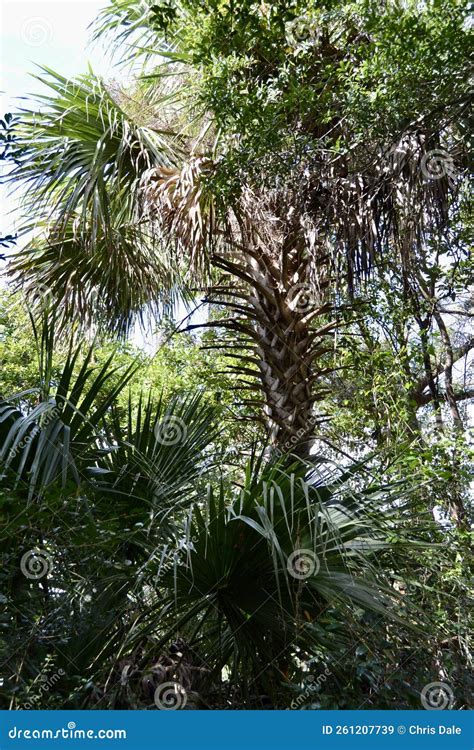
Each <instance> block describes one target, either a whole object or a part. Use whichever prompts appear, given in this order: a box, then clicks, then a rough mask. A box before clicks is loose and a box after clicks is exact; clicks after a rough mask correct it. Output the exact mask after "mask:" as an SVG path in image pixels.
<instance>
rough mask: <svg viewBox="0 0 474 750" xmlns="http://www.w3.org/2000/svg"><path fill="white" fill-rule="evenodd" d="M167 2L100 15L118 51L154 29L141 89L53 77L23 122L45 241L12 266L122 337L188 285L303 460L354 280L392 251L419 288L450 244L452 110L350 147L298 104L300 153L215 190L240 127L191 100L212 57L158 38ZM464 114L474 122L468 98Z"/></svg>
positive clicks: (21, 140)
mask: <svg viewBox="0 0 474 750" xmlns="http://www.w3.org/2000/svg"><path fill="white" fill-rule="evenodd" d="M156 7H157V6H155V5H153V6H152V5H150V4H147V3H145V4H143V3H136V2H130V1H129V0H127V1H126V2H124V1H122V0H121V1H120V2H114V3H113V5H112V6H111V7H110V8H109V9H108V10H107V11H106V12H105V13H104V15H103V16H102V25H101V29H100V30H101V31H102V32H103V31H104V30H105V31H112V32H113V33H115V34H116V36H117V38H118V40H119V41H122V42H124V41H126V42H128V41H130V40H131V39H132V40H133V34H134V33H136V32H139V34H140V35H142V34H144V35H145V36H144V37H143V38H142V37H141V36H140V44H136V45H135V47H133V44H132V50H133V54H135V55H139V54H140V52H141V51H142V48H145V51H146V55H147V57H148V58H149V57H150V54H151V53H150V49H151V48H153V49H155V50H160V51H161V53H162V57H161V62H159V64H158V67H155V68H154V69H153V74H152V75H151V77H150V76H149V77H147V78H146V79H145V82H144V84H143V86H141V85H137V86H136V88H135V90H133V91H131V92H126V91H123V90H121V89H120V88H119V87H117V86H116V85H107V84H106V83H104V82H103V81H102V80H100V79H99V78H97V77H95V76H94V75H93V74H92V73H89V74H87V75H84V76H81V77H80V78H79V79H78V80H77V81H73V82H69V81H67V80H66V79H65V78H63V77H62V76H60V75H58V74H56V73H52V72H51V71H45V75H44V76H43V77H42V79H41V80H43V82H44V83H46V84H47V85H48V86H49V88H50V90H52V93H51V94H49V95H45V96H44V97H42V99H41V105H42V110H41V112H40V113H34V112H32V111H28V112H22V116H21V123H20V125H19V126H16V127H15V130H14V135H15V139H16V140H15V142H14V147H13V151H12V154H13V158H14V160H15V164H16V166H15V168H14V169H13V170H12V172H11V179H12V180H14V181H19V182H22V183H23V185H24V186H25V189H26V190H27V198H26V208H27V212H28V214H29V215H32V216H34V224H35V226H36V227H37V228H38V229H40V230H41V234H40V235H39V236H37V237H36V238H35V239H34V240H33V241H32V242H31V243H30V244H29V246H28V247H27V248H26V249H25V250H24V251H23V252H21V253H20V254H19V255H17V256H16V257H15V258H14V260H13V263H12V265H11V272H12V273H13V274H14V275H17V277H18V278H19V279H20V281H21V282H22V283H23V284H24V285H25V286H26V288H27V290H30V292H32V293H35V290H37V289H38V287H39V288H40V289H47V290H49V291H50V292H51V293H52V294H53V295H54V298H55V299H57V300H58V301H60V302H61V304H62V305H63V308H64V314H65V315H66V316H67V317H69V318H71V317H73V316H75V315H78V316H80V318H81V319H82V320H85V321H87V320H90V319H91V317H92V316H93V317H95V319H96V320H98V321H100V322H102V323H103V324H104V325H109V326H111V327H112V328H114V329H119V330H122V331H123V330H124V329H126V328H127V326H129V324H130V322H131V320H132V319H133V317H134V316H137V315H138V316H140V315H141V314H142V313H143V311H144V309H145V308H146V307H147V306H148V307H151V308H152V310H154V311H155V312H156V311H157V310H158V309H161V308H162V307H163V306H164V305H169V304H172V302H173V299H174V298H175V297H176V295H178V294H179V293H181V294H184V295H185V296H187V297H188V298H189V297H190V296H192V294H193V293H196V291H200V292H204V294H205V299H206V301H207V302H209V303H210V304H212V305H214V306H216V308H217V309H218V310H219V311H220V314H219V315H218V317H217V319H212V320H210V321H209V322H208V323H207V325H208V326H214V327H218V328H219V329H220V330H222V331H224V332H229V333H230V338H226V337H225V336H224V337H223V338H222V346H223V347H225V346H229V347H230V349H229V350H230V353H231V354H232V353H233V352H234V348H235V347H236V346H239V347H240V348H241V350H242V349H245V350H246V351H245V355H243V356H241V357H239V361H238V362H236V361H235V360H234V361H233V363H232V366H233V368H234V370H237V371H238V372H239V373H240V375H241V378H242V381H241V382H242V389H243V390H246V389H248V390H250V393H251V398H250V399H249V403H250V404H251V405H253V406H255V407H256V408H257V411H258V412H259V413H262V412H263V414H264V418H265V422H266V427H267V430H268V434H269V436H270V439H271V443H272V444H273V445H274V446H275V447H276V448H278V450H279V451H281V452H284V453H288V452H294V453H297V454H299V455H301V456H302V457H307V456H308V455H309V451H310V448H311V443H312V439H313V436H314V434H315V432H316V428H317V425H318V424H319V423H320V421H321V420H323V419H324V415H323V414H320V413H319V414H318V412H317V410H316V409H315V403H317V402H318V401H319V400H321V399H322V398H323V397H324V395H325V394H326V391H327V380H326V375H327V374H328V372H330V370H331V361H330V358H329V359H328V353H329V352H331V350H332V348H333V346H334V332H335V330H336V329H337V326H338V325H339V323H340V316H339V315H338V313H337V307H338V305H339V304H340V301H341V295H342V294H343V292H342V291H341V290H342V288H343V286H344V285H346V286H347V287H348V288H349V290H350V291H352V290H353V288H354V284H355V283H356V280H357V279H358V278H363V277H365V276H367V275H368V274H369V273H370V272H371V271H373V269H374V268H375V267H376V266H377V265H378V264H380V263H382V262H383V259H384V257H387V256H388V255H389V256H390V257H392V258H393V257H397V258H398V259H400V262H401V264H402V267H403V275H404V280H405V281H404V283H405V284H406V286H407V288H409V286H410V283H411V281H410V274H411V268H412V267H413V264H416V255H417V252H419V251H420V248H421V247H423V246H424V244H425V243H426V242H428V241H430V242H431V241H433V237H438V238H439V237H441V236H443V233H444V234H445V233H446V232H447V233H448V234H449V210H450V209H449V206H450V201H451V202H452V200H453V197H455V196H456V194H457V192H458V189H459V185H460V183H461V182H462V177H463V162H462V158H463V157H462V153H460V152H459V149H457V151H456V149H455V156H453V157H451V156H449V158H450V159H451V158H453V159H454V158H456V159H457V161H456V170H457V171H456V173H455V175H454V176H452V175H451V173H450V174H449V175H446V174H445V175H444V176H443V175H442V178H441V179H439V180H437V181H436V183H434V182H433V181H430V180H427V179H426V176H425V174H424V173H423V170H422V169H421V166H422V165H423V164H424V163H425V162H426V158H427V156H429V154H430V153H432V150H433V149H437V148H439V147H440V144H441V142H440V132H441V131H442V130H443V128H444V129H445V128H446V127H447V123H448V124H449V122H450V120H451V119H452V115H453V108H452V107H451V108H450V107H448V106H446V108H445V109H444V110H443V111H442V113H441V115H439V116H438V117H437V119H436V123H434V124H433V123H430V124H429V126H427V124H426V121H425V119H421V121H420V120H419V119H418V120H417V121H416V122H412V121H410V120H409V119H406V121H405V126H404V128H403V129H402V131H401V132H398V133H397V134H395V133H394V132H389V133H385V134H383V135H382V136H381V137H380V139H379V140H378V141H377V140H376V139H374V138H373V137H372V136H371V138H370V139H369V140H368V141H362V142H360V141H359V142H358V141H357V139H356V141H355V142H353V139H354V134H353V132H352V131H351V128H350V127H349V126H347V125H346V119H347V118H346V117H345V114H344V109H342V111H341V113H340V114H339V115H338V117H336V118H335V119H334V118H332V119H331V120H330V121H328V120H327V118H325V117H323V116H322V115H320V113H319V114H318V112H315V114H314V117H313V118H310V119H309V120H308V121H301V120H300V119H299V115H298V113H295V112H288V113H287V114H286V116H287V126H286V127H287V129H289V130H290V132H291V131H293V132H295V133H296V142H297V144H299V145H297V147H295V149H293V150H289V151H288V153H286V152H284V151H283V152H279V153H277V154H276V155H274V158H273V161H272V159H271V158H270V164H265V162H264V161H262V160H260V161H257V164H256V166H255V165H254V167H253V168H252V170H251V171H250V172H249V170H248V169H247V170H246V167H245V165H244V167H243V168H242V169H241V170H240V173H242V177H239V176H237V178H235V177H234V181H235V179H237V182H238V187H237V189H236V190H235V191H234V192H233V193H230V194H226V196H227V197H225V198H224V199H222V198H219V195H220V193H219V185H220V182H219V180H220V179H221V177H222V175H223V174H224V176H226V178H228V174H229V170H233V169H235V170H236V171H237V174H240V173H239V165H238V163H237V164H236V162H235V158H234V154H235V152H236V150H237V153H238V149H236V145H235V144H236V143H237V145H238V143H239V134H238V132H234V133H233V134H232V136H231V137H230V138H229V137H228V134H225V133H223V131H222V124H221V123H220V122H219V119H218V118H217V117H216V116H214V115H213V113H212V111H211V112H210V111H209V109H208V108H205V107H204V105H203V104H202V103H201V102H200V100H199V98H197V97H194V96H193V92H194V91H195V86H194V82H195V80H196V77H199V75H200V73H201V72H202V71H201V69H200V68H199V63H196V66H194V67H193V63H192V61H191V59H190V54H189V53H188V50H187V49H186V47H185V44H186V42H185V41H183V39H184V40H185V39H186V36H183V38H180V37H179V35H178V34H177V35H175V36H174V38H173V42H172V44H171V43H169V42H167V41H166V39H165V38H164V37H163V32H160V31H157V30H156V29H157V23H158V22H157V19H156V14H157V12H158V11H157V10H156ZM173 12H174V11H173ZM170 13H171V11H170ZM172 15H173V14H172ZM162 20H163V19H162ZM169 20H170V19H167V20H166V19H165V21H166V23H165V21H163V23H165V28H167V26H168V25H169ZM158 26H159V23H158ZM361 33H362V32H361ZM165 37H166V34H165ZM356 37H357V35H356ZM351 38H352V37H351ZM357 39H359V37H357ZM354 44H356V42H354ZM357 44H359V42H357ZM364 44H365V42H364V41H362V42H360V45H362V46H359V47H357V50H358V52H357V54H359V53H360V54H366V52H365V47H364V46H363V45H364ZM351 49H352V47H351V48H348V50H347V52H345V51H344V49H342V48H341V49H337V48H334V46H333V45H332V44H329V43H328V44H324V45H322V47H321V52H320V54H321V55H323V56H324V55H326V57H327V62H328V64H330V65H332V64H333V62H334V60H335V59H336V60H337V61H339V62H340V63H341V65H342V63H343V62H344V60H346V59H347V60H349V59H352V58H351V57H350V55H351V54H352V52H351ZM367 54H368V53H367ZM339 62H338V64H339ZM318 65H319V63H318ZM318 69H319V68H318ZM331 80H332V79H331ZM328 85H329V82H328ZM338 95H341V91H340V90H339V89H336V91H335V96H336V97H337V96H338ZM456 106H457V108H458V109H457V110H456V111H457V112H458V113H459V112H461V113H462V112H463V111H464V109H463V108H464V107H465V103H464V102H461V104H459V102H457V104H456ZM318 118H319V119H318ZM271 127H272V124H271V122H270V123H269V124H268V130H269V132H270V130H271ZM444 147H445V144H444V143H443V148H444ZM285 161H286V162H288V164H286V166H285V168H284V169H282V167H281V164H282V163H284V162H285ZM453 164H454V162H453ZM275 165H277V166H275ZM278 165H279V166H278ZM226 170H227V171H226ZM275 171H276V177H275ZM221 192H222V191H221ZM344 279H345V281H343V280H344ZM36 293H37V291H36ZM223 310H226V311H229V316H228V317H226V316H224V315H222V311H223ZM255 389H258V391H259V393H260V395H257V396H255V395H254V392H255Z"/></svg>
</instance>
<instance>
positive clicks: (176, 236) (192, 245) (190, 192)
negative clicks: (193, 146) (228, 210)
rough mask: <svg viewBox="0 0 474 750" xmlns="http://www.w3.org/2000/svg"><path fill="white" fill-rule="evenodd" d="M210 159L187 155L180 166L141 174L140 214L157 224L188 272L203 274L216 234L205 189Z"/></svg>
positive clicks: (210, 205) (206, 267)
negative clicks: (188, 156)
mask: <svg viewBox="0 0 474 750" xmlns="http://www.w3.org/2000/svg"><path fill="white" fill-rule="evenodd" d="M212 168H213V162H212V160H211V159H209V158H207V157H203V156H200V157H197V156H191V157H190V158H189V160H188V161H187V162H185V163H184V164H183V165H182V166H181V167H171V166H160V167H157V168H154V169H149V170H148V171H147V172H146V173H145V174H144V175H143V178H142V201H143V211H144V214H145V215H147V216H149V217H150V218H151V219H152V220H153V221H155V222H157V224H158V225H159V226H160V228H161V231H162V232H163V234H164V236H166V237H167V238H168V239H169V241H170V242H171V244H172V245H173V246H174V247H175V248H176V250H177V252H178V256H179V260H182V261H184V262H185V263H186V264H187V266H188V268H189V270H190V272H191V273H192V274H196V275H199V276H201V277H205V276H207V274H208V270H209V259H210V252H211V248H212V247H213V245H214V241H215V238H216V229H217V226H216V223H217V222H216V212H215V206H214V201H213V198H212V195H211V193H210V191H209V190H207V189H206V184H205V181H206V176H209V174H210V173H211V171H212Z"/></svg>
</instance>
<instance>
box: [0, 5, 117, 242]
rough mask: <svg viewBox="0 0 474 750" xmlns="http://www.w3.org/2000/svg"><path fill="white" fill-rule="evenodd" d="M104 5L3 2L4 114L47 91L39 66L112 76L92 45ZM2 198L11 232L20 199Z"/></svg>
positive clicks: (0, 74) (4, 226)
mask: <svg viewBox="0 0 474 750" xmlns="http://www.w3.org/2000/svg"><path fill="white" fill-rule="evenodd" d="M104 5H106V0H82V1H81V2H78V1H77V0H61V2H44V1H43V0H36V1H35V0H25V2H23V0H0V12H1V22H2V23H1V26H2V46H1V59H0V91H1V103H0V110H1V112H2V114H3V113H5V112H9V111H11V110H13V109H15V108H17V107H21V106H22V101H21V98H23V97H27V96H28V95H31V94H33V95H34V94H36V93H39V92H41V90H42V88H44V87H43V86H42V84H40V83H39V82H38V81H36V80H35V79H34V78H33V77H32V75H31V74H32V73H34V72H35V70H37V67H36V66H37V65H46V66H47V67H49V68H53V69H54V70H58V71H59V72H61V73H62V74H63V75H66V76H68V77H69V76H71V77H72V76H75V75H77V74H78V73H81V72H84V71H85V70H86V68H87V65H88V63H90V64H91V65H92V67H93V69H94V70H95V71H97V72H98V73H100V74H101V75H105V76H106V77H109V76H112V75H113V72H112V65H111V61H110V59H108V58H107V56H106V54H105V53H104V50H103V49H102V48H101V47H100V46H99V45H98V44H94V45H88V41H89V40H90V35H91V34H90V30H89V29H88V27H89V25H90V24H91V23H92V21H93V20H94V19H95V18H96V16H97V14H98V12H99V10H101V8H103V7H104ZM38 72H39V71H38ZM23 104H24V102H23ZM1 197H2V220H1V230H2V231H3V232H5V233H7V232H10V233H11V232H12V231H14V230H15V224H16V221H15V210H14V209H15V205H16V200H15V199H14V198H12V197H10V198H9V197H8V196H7V195H6V193H5V192H3V193H2V196H1ZM12 211H13V215H12V213H11V212H12Z"/></svg>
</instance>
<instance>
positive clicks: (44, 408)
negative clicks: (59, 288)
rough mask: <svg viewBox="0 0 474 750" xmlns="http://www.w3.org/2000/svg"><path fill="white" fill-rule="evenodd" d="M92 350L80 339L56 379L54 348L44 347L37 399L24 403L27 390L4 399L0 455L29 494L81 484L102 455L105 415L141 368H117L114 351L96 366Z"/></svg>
mask: <svg viewBox="0 0 474 750" xmlns="http://www.w3.org/2000/svg"><path fill="white" fill-rule="evenodd" d="M46 328H47V331H46V334H45V332H44V331H43V343H44V344H46V346H48V344H49V345H51V342H52V340H53V339H52V338H51V336H52V333H51V330H49V326H48V324H46ZM93 352H94V350H93V347H90V348H89V349H88V350H86V351H85V352H84V350H83V347H82V345H80V344H79V345H78V346H77V347H76V348H75V349H74V350H72V349H71V350H70V351H69V353H68V355H67V357H66V360H65V362H64V365H63V368H62V371H61V373H60V376H59V378H58V380H57V382H53V381H52V379H51V377H52V376H51V371H50V370H49V368H48V354H49V352H48V351H43V352H42V362H43V365H44V369H43V367H42V368H41V373H40V381H41V385H40V386H39V387H38V388H37V389H36V390H37V393H38V402H37V404H36V405H35V406H33V407H32V408H28V407H25V406H24V405H23V404H22V398H21V397H22V394H18V395H17V396H16V397H13V398H10V399H6V400H3V401H1V402H0V461H1V463H2V465H3V467H4V469H5V470H6V471H13V472H14V474H15V476H16V481H17V482H22V483H24V484H26V486H27V488H28V498H30V499H31V498H32V497H33V496H34V495H36V494H41V493H42V492H44V491H45V490H46V489H48V488H49V487H51V486H52V485H54V484H56V483H59V484H62V485H63V486H65V485H66V483H68V482H71V481H72V482H73V483H74V484H76V485H79V484H81V482H82V481H83V479H84V478H86V474H87V471H88V467H89V466H90V465H91V464H92V463H93V462H94V461H95V460H97V457H98V456H99V455H101V451H102V449H103V445H102V443H101V437H102V436H101V431H100V428H101V425H102V422H103V420H104V417H105V415H106V414H107V412H108V410H109V409H110V407H111V405H112V404H113V403H114V401H115V399H116V398H117V396H118V394H119V393H120V392H121V391H122V390H123V388H125V386H126V385H127V383H128V382H129V380H130V378H131V377H132V375H133V372H134V370H135V369H136V368H135V366H134V365H130V366H129V367H128V368H126V369H124V370H123V371H122V372H120V373H118V368H114V367H113V366H112V360H113V356H114V355H113V354H112V355H111V356H110V357H109V359H108V360H107V361H106V362H105V363H104V364H103V365H102V366H100V367H97V366H94V365H93ZM81 355H82V356H81ZM46 381H47V382H46ZM114 381H115V382H114Z"/></svg>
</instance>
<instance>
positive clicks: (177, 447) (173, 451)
mask: <svg viewBox="0 0 474 750" xmlns="http://www.w3.org/2000/svg"><path fill="white" fill-rule="evenodd" d="M215 422H216V413H215V409H214V408H213V407H212V406H210V405H209V404H206V403H205V401H204V394H203V393H202V392H200V391H198V392H196V393H189V394H188V395H187V396H185V397H175V398H172V399H171V400H170V401H169V402H167V403H166V402H165V401H164V399H163V397H161V398H159V399H158V400H157V401H156V402H154V401H153V400H152V398H151V397H149V398H148V399H147V400H145V399H144V398H143V397H141V398H140V400H139V403H138V406H137V407H136V408H134V407H133V406H132V403H131V401H129V403H128V413H127V414H126V419H125V420H123V417H122V418H121V416H120V415H119V414H118V412H117V410H116V409H114V410H112V414H111V415H110V418H109V420H108V425H107V442H108V444H109V445H111V446H114V449H113V450H112V451H110V452H109V453H108V454H107V455H104V457H103V459H102V461H101V462H100V465H99V466H98V469H97V473H96V482H95V488H96V490H97V491H98V492H99V493H102V494H104V498H105V499H106V500H107V498H110V497H113V498H115V500H116V501H117V502H125V503H126V504H127V506H128V508H129V513H130V516H131V517H133V515H134V514H135V513H138V514H139V515H140V520H141V519H142V518H143V507H145V508H146V510H147V516H148V519H149V522H150V524H151V525H153V524H155V523H156V519H159V523H160V524H164V523H165V521H166V519H167V516H168V515H169V513H170V512H171V513H174V512H175V511H177V510H178V509H179V508H183V507H184V508H185V509H186V508H187V507H189V505H190V504H191V503H192V498H193V497H194V496H195V494H196V492H197V487H196V485H197V483H198V482H199V481H201V482H202V481H203V480H202V476H203V473H205V472H208V471H209V470H210V468H211V466H212V464H213V461H215V459H214V458H213V457H212V455H211V453H210V451H209V449H210V448H211V447H212V444H213V441H214V440H215V438H216V436H217V433H218V430H217V427H216V424H215ZM166 522H167V523H169V521H166Z"/></svg>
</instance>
